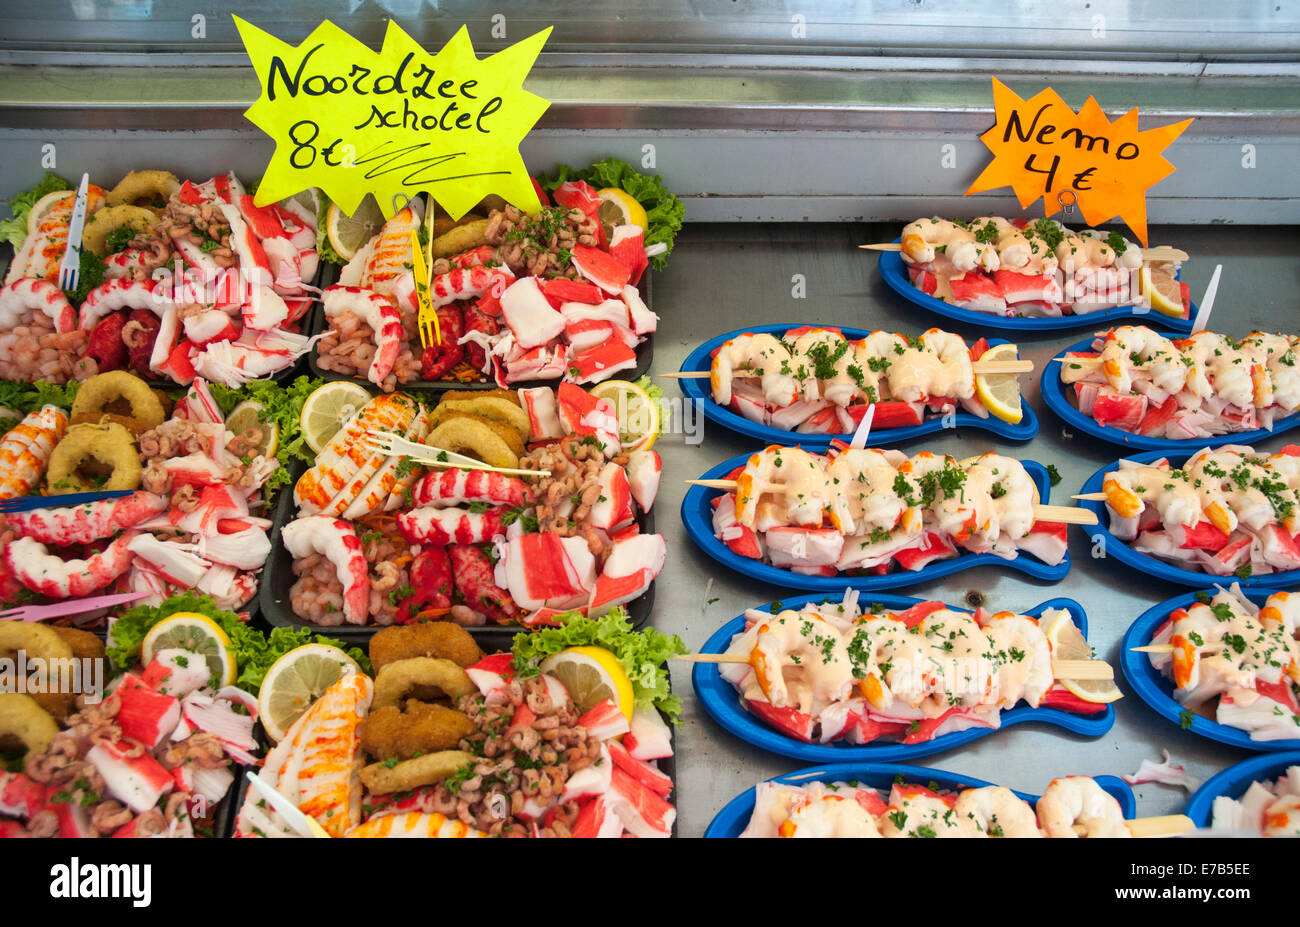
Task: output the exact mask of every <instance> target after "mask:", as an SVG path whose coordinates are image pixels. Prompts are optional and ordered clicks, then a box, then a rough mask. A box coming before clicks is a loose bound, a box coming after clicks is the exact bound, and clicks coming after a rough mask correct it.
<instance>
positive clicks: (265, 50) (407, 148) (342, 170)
mask: <svg viewBox="0 0 1300 927" xmlns="http://www.w3.org/2000/svg"><path fill="white" fill-rule="evenodd" d="M234 19H235V25H236V26H237V27H238V29H239V34H240V37H241V38H242V39H243V40H244V48H245V49H246V50H247V51H248V57H249V58H250V59H251V60H252V62H253V69H254V70H255V71H256V72H257V80H258V83H259V84H260V85H261V91H262V92H261V95H260V96H259V97H258V98H257V101H256V102H255V103H254V104H253V105H252V106H250V107H249V108H248V110H247V112H246V113H245V115H246V116H247V117H248V119H249V121H250V122H252V123H253V124H254V125H255V126H257V127H258V128H259V129H261V130H262V131H263V132H265V133H266V134H267V135H269V136H271V138H272V139H273V140H274V141H275V154H274V155H273V156H272V157H271V163H270V164H269V165H267V168H266V174H265V175H264V176H263V177H262V182H261V183H260V184H259V185H258V188H257V199H256V201H257V204H258V205H259V206H262V205H266V204H267V203H272V202H275V201H277V200H281V199H284V198H285V197H287V196H292V195H293V194H295V193H297V192H299V191H300V190H305V189H307V188H308V187H320V188H321V189H322V190H324V191H325V193H326V195H328V196H329V197H330V198H331V199H332V200H334V202H336V203H338V205H339V208H340V209H342V210H343V211H344V212H345V213H347V214H349V215H351V214H352V213H353V212H355V211H356V208H357V206H358V205H360V203H361V200H362V199H363V198H364V197H365V195H366V194H367V193H373V194H374V195H375V199H376V200H377V201H378V203H379V206H380V208H381V209H382V210H383V211H384V214H385V215H387V216H391V215H392V214H393V212H394V211H395V207H394V205H393V202H394V196H395V195H396V194H403V195H404V196H405V197H410V196H414V195H415V194H416V193H418V192H422V191H423V192H427V193H429V195H430V196H432V197H433V198H434V199H435V200H436V201H437V202H438V204H439V205H440V206H442V208H443V209H445V210H446V211H447V212H448V213H449V214H450V215H451V217H452V218H453V219H459V218H460V217H461V216H463V215H464V214H465V213H467V212H469V211H470V210H471V209H472V208H474V206H475V205H477V204H478V202H479V201H480V200H482V199H483V197H484V196H486V195H488V194H490V193H495V194H498V195H500V196H501V197H503V198H504V199H506V200H507V201H508V202H510V203H513V204H514V205H515V206H517V207H519V208H520V209H522V210H523V211H524V212H529V213H531V212H536V211H537V210H538V209H540V208H541V203H540V202H539V201H538V199H537V192H536V191H535V190H534V189H533V184H532V181H531V180H530V179H529V176H528V169H527V167H525V166H524V161H523V158H522V157H521V156H520V154H519V145H520V143H521V142H522V141H523V139H524V136H525V135H527V134H528V132H529V130H531V129H532V127H533V126H534V125H535V124H536V123H537V120H538V119H540V118H541V116H542V113H544V112H545V111H546V108H547V106H549V105H550V104H549V103H548V102H547V101H546V100H543V99H542V98H541V97H539V96H537V95H536V94H532V93H529V92H528V91H526V90H524V89H523V82H524V78H525V77H526V76H527V75H528V71H529V69H530V68H531V67H532V66H533V62H534V61H536V60H537V56H538V55H539V54H540V53H541V50H542V46H543V45H545V44H546V39H547V37H548V36H549V35H550V33H551V30H550V29H549V28H548V29H545V30H543V31H542V32H539V33H537V34H536V35H533V36H530V37H529V38H527V39H524V40H523V41H522V42H518V43H516V44H515V45H512V46H510V47H509V48H506V49H504V50H502V51H500V52H497V53H496V54H495V55H492V56H491V57H490V58H484V59H482V60H480V59H479V58H478V56H477V55H475V54H474V46H473V44H472V43H471V42H470V40H469V32H468V30H466V28H465V27H463V26H462V27H461V28H460V30H459V31H458V32H457V33H456V34H455V35H454V36H452V38H451V41H449V42H448V43H447V44H446V45H445V46H443V48H442V49H441V50H440V51H439V52H438V53H437V54H436V55H431V54H429V53H428V52H426V51H425V50H424V49H423V48H421V47H420V45H419V44H418V43H417V42H416V41H415V40H414V39H412V38H411V37H410V36H409V35H407V34H406V33H405V32H404V31H403V30H402V28H401V27H400V26H398V25H397V24H396V23H395V22H393V21H391V20H390V21H389V23H388V31H387V33H386V34H385V35H384V44H383V47H382V48H380V49H379V51H374V50H372V49H371V48H369V47H368V46H366V45H365V44H364V43H362V42H359V41H357V40H356V39H355V38H353V37H352V36H350V35H348V34H347V33H346V32H344V31H343V30H342V29H340V28H339V27H338V26H336V25H334V24H333V23H332V22H329V21H328V20H327V21H325V22H323V23H321V24H320V25H319V26H317V27H316V28H315V29H314V30H312V33H311V35H309V36H307V38H306V39H304V40H303V41H302V42H301V43H300V44H298V45H296V46H294V45H289V44H288V43H286V42H282V41H280V40H279V39H277V38H276V37H275V36H273V35H271V34H270V33H268V32H264V31H262V30H261V29H258V28H257V27H256V26H254V25H252V24H250V23H247V22H245V21H244V20H242V19H240V18H239V17H238V16H236V17H234ZM398 199H401V197H398Z"/></svg>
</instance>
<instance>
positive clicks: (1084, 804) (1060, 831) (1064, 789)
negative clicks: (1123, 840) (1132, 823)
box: [1037, 776, 1132, 837]
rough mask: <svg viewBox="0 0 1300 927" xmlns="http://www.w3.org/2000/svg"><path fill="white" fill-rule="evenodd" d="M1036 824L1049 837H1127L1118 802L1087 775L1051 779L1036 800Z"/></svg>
mask: <svg viewBox="0 0 1300 927" xmlns="http://www.w3.org/2000/svg"><path fill="white" fill-rule="evenodd" d="M1037 810H1038V823H1039V825H1040V826H1041V827H1042V828H1043V832H1044V833H1045V834H1047V836H1049V837H1076V836H1079V835H1078V834H1076V833H1075V831H1074V827H1075V825H1076V824H1078V825H1082V827H1083V828H1084V833H1083V836H1084V837H1129V836H1132V835H1131V834H1130V833H1129V830H1128V826H1127V825H1126V824H1125V823H1124V813H1123V811H1121V810H1120V807H1119V802H1117V801H1115V799H1114V798H1113V797H1112V796H1111V795H1109V794H1108V793H1107V792H1106V791H1105V790H1103V789H1102V787H1101V786H1099V785H1098V784H1097V783H1096V782H1095V781H1094V780H1093V779H1090V778H1089V777H1087V776H1066V777H1065V778H1062V779H1053V780H1052V783H1051V785H1049V786H1048V787H1047V790H1046V791H1045V792H1043V796H1042V798H1040V799H1038V809H1037Z"/></svg>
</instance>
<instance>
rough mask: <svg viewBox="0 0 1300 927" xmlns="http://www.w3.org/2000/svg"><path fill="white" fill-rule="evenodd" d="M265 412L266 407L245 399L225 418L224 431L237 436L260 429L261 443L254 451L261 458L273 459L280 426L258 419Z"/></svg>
mask: <svg viewBox="0 0 1300 927" xmlns="http://www.w3.org/2000/svg"><path fill="white" fill-rule="evenodd" d="M265 410H266V406H264V405H262V404H261V403H260V402H257V401H256V400H253V399H245V400H244V401H243V402H241V403H240V404H239V405H237V406H235V407H234V408H233V409H231V410H230V414H229V415H227V416H226V429H227V430H228V431H232V432H234V433H235V435H237V436H238V435H242V434H243V433H244V432H246V431H248V429H250V428H260V429H262V441H261V443H260V444H258V445H257V447H256V448H254V450H256V451H257V453H259V454H261V455H262V456H263V457H273V456H275V450H276V448H278V447H279V446H280V426H279V425H277V424H276V423H275V422H264V421H262V420H261V418H259V416H260V415H261V413H262V412H264V411H265Z"/></svg>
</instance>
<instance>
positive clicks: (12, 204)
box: [0, 171, 72, 251]
mask: <svg viewBox="0 0 1300 927" xmlns="http://www.w3.org/2000/svg"><path fill="white" fill-rule="evenodd" d="M71 189H72V184H70V183H68V182H67V181H66V180H64V179H63V178H62V177H60V176H59V175H58V174H56V173H54V172H53V171H46V172H45V176H44V177H43V178H41V182H40V183H38V184H37V185H36V186H34V187H32V188H31V189H30V190H24V191H23V192H22V193H19V194H18V195H17V196H15V197H14V198H13V199H11V200H10V201H9V209H10V211H11V212H12V213H13V218H12V219H5V220H4V221H3V222H0V239H3V240H4V241H7V242H9V244H11V245H13V246H14V251H17V250H18V249H19V248H21V247H22V246H23V242H24V241H26V240H27V215H28V213H30V212H31V211H32V207H33V206H35V205H36V203H37V201H38V200H40V198H41V197H43V196H47V195H49V194H51V193H53V192H54V191H55V190H71Z"/></svg>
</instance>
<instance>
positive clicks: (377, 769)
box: [361, 750, 478, 795]
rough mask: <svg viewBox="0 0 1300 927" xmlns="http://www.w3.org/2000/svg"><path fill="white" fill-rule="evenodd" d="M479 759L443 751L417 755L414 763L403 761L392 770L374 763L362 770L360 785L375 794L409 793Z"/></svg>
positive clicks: (466, 754)
mask: <svg viewBox="0 0 1300 927" xmlns="http://www.w3.org/2000/svg"><path fill="white" fill-rule="evenodd" d="M476 759H478V757H476V756H474V754H472V753H466V752H465V751H464V750H440V751H439V752H437V753H426V754H425V755H424V756H417V757H416V758H415V759H413V760H403V761H402V762H400V763H397V764H396V765H394V766H393V767H392V768H391V769H390V768H389V764H388V763H387V762H384V763H372V764H370V765H369V766H367V767H365V768H364V769H362V770H361V784H362V785H364V786H365V787H366V788H367V789H368V790H369V791H370V793H371V794H372V795H387V794H389V793H391V792H409V791H411V790H412V789H418V788H419V787H420V786H422V785H433V784H434V783H435V782H441V781H442V780H443V779H446V778H447V777H448V776H450V775H451V774H452V773H454V772H456V770H458V769H460V768H461V767H462V766H465V765H467V764H469V763H473V762H474V761H475V760H476Z"/></svg>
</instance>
